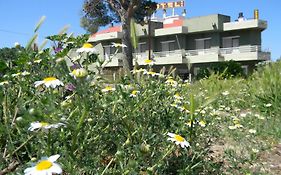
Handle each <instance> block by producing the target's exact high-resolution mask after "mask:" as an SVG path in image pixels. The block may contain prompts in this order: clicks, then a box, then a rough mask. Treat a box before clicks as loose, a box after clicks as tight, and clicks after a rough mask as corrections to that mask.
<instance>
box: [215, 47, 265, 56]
mask: <svg viewBox="0 0 281 175" xmlns="http://www.w3.org/2000/svg"><path fill="white" fill-rule="evenodd" d="M261 51H262V50H261V46H259V45H255V46H240V47H229V48H221V49H220V53H221V54H233V53H248V52H261Z"/></svg>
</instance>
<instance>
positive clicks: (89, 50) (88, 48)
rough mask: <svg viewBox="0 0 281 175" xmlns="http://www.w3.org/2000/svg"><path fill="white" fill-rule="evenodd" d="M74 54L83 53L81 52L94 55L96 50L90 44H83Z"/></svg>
mask: <svg viewBox="0 0 281 175" xmlns="http://www.w3.org/2000/svg"><path fill="white" fill-rule="evenodd" d="M76 52H78V53H83V52H85V53H95V52H97V50H96V49H95V48H94V46H93V45H92V44H90V43H85V44H83V46H82V47H81V48H79V49H77V51H76Z"/></svg>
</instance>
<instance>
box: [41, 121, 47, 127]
mask: <svg viewBox="0 0 281 175" xmlns="http://www.w3.org/2000/svg"><path fill="white" fill-rule="evenodd" d="M40 124H41V125H42V126H43V127H45V126H48V125H49V123H47V122H40Z"/></svg>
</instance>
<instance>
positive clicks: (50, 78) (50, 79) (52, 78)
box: [43, 77, 57, 82]
mask: <svg viewBox="0 0 281 175" xmlns="http://www.w3.org/2000/svg"><path fill="white" fill-rule="evenodd" d="M54 80H57V79H56V78H55V77H47V78H45V79H44V80H43V81H44V82H50V81H54Z"/></svg>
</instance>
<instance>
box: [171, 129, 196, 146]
mask: <svg viewBox="0 0 281 175" xmlns="http://www.w3.org/2000/svg"><path fill="white" fill-rule="evenodd" d="M167 135H168V136H169V137H170V138H168V140H170V141H172V142H175V144H176V145H180V146H181V147H182V148H185V147H186V148H187V147H189V146H190V144H189V143H188V142H187V141H186V140H185V138H183V137H182V136H180V135H177V134H173V133H170V132H169V133H168V134H167Z"/></svg>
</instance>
